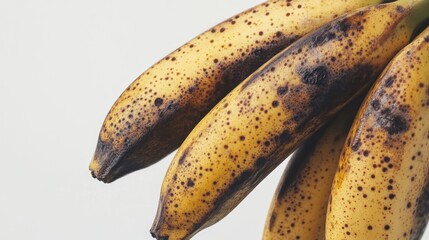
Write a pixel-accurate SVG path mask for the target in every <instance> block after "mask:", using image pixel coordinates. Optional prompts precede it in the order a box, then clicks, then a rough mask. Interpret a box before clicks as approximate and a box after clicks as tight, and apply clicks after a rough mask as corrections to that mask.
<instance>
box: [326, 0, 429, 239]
mask: <svg viewBox="0 0 429 240" xmlns="http://www.w3.org/2000/svg"><path fill="white" fill-rule="evenodd" d="M428 9H429V4H427V5H426V9H425V11H426V12H428ZM428 119H429V28H428V29H426V30H425V31H424V32H423V33H422V34H420V35H419V36H418V37H417V38H416V39H415V40H414V41H413V42H412V43H411V44H410V45H408V46H407V47H405V48H404V49H403V50H402V51H401V52H400V53H399V54H398V55H397V56H396V57H395V58H394V59H393V60H392V62H391V63H390V64H389V66H388V67H387V68H386V70H385V71H384V73H383V74H382V75H381V77H380V78H379V79H378V81H377V82H376V84H375V86H374V87H373V89H372V90H371V92H370V93H369V95H368V96H367V98H366V99H365V102H364V104H363V105H362V108H361V110H360V111H359V114H358V116H357V118H356V121H355V122H354V124H353V127H352V129H351V131H350V133H349V137H348V140H347V145H346V146H345V148H344V151H343V153H342V157H341V160H340V166H339V171H338V173H337V174H336V176H335V180H334V184H333V187H332V196H331V198H332V199H331V203H330V206H329V211H328V216H327V223H326V233H327V234H326V239H420V237H421V235H422V233H423V230H424V228H425V226H426V223H427V220H428V217H429V215H428V213H429V204H428V200H429V198H428V197H429V194H428V190H427V189H428V184H429V122H428Z"/></svg>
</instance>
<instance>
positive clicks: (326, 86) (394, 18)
mask: <svg viewBox="0 0 429 240" xmlns="http://www.w3.org/2000/svg"><path fill="white" fill-rule="evenodd" d="M408 10H409V9H406V8H403V7H401V6H397V5H395V4H388V5H380V6H376V7H371V8H365V9H362V10H360V11H358V12H354V13H353V14H348V15H346V16H345V17H341V18H339V19H337V20H336V21H334V22H333V23H331V24H329V25H326V26H324V27H322V28H320V29H318V30H316V31H315V32H313V33H312V34H310V35H307V36H306V37H304V38H302V39H300V40H298V41H297V42H296V43H294V44H293V45H292V46H291V47H289V48H288V49H286V50H284V51H282V52H281V53H280V54H278V55H276V57H274V58H273V59H271V60H270V62H269V63H267V64H265V65H264V66H263V67H262V68H261V69H260V70H258V71H257V72H255V73H254V74H252V75H251V76H249V78H247V79H246V80H245V81H244V82H243V83H242V84H240V85H239V86H238V87H237V88H235V89H234V90H233V91H232V92H231V93H230V94H228V96H227V97H225V98H224V99H223V100H222V101H221V102H220V103H219V104H218V105H216V106H215V108H214V109H213V110H212V111H211V112H210V113H209V114H208V115H207V116H206V117H205V118H204V119H203V120H202V121H201V122H200V123H199V124H198V125H197V127H196V128H195V129H194V130H193V131H192V132H191V134H190V135H189V136H188V138H187V139H186V140H185V142H184V143H183V144H182V146H181V148H180V149H179V151H178V152H177V154H176V156H175V158H174V159H173V162H172V164H171V166H170V168H169V170H168V172H167V175H166V178H165V180H164V183H163V187H162V190H161V198H160V205H159V207H158V213H157V216H156V219H155V221H154V225H153V226H152V229H151V233H152V235H153V236H154V237H156V238H157V239H170V240H171V239H189V238H190V237H191V236H193V235H194V234H196V233H197V232H198V231H200V230H202V229H203V228H205V227H208V226H210V225H212V224H214V223H215V222H217V221H219V220H220V219H221V218H223V217H224V216H225V215H226V214H228V213H229V212H230V211H231V210H232V209H233V208H234V207H235V206H237V205H238V203H239V202H240V201H241V200H242V199H243V198H244V197H245V196H246V195H247V194H248V193H249V192H250V191H251V190H252V189H253V188H254V187H255V186H256V185H257V184H258V183H259V182H260V181H261V180H262V179H263V178H264V177H265V176H266V175H267V174H269V173H270V172H271V171H272V170H273V169H274V168H275V167H276V166H277V165H278V164H280V162H281V161H282V160H283V159H284V158H285V157H286V156H287V155H288V154H290V153H291V152H292V151H293V150H294V149H295V148H296V146H297V144H299V143H300V142H302V141H303V140H305V139H306V138H307V137H308V136H309V135H310V134H312V133H314V132H315V131H316V130H317V129H318V128H319V127H320V126H321V125H322V124H323V123H324V122H325V121H326V120H328V119H329V118H330V117H331V116H332V115H333V114H334V113H336V112H337V111H338V110H339V109H341V108H342V107H343V106H344V105H345V104H346V103H347V102H348V101H350V100H351V99H352V98H353V97H354V96H356V94H358V93H359V92H360V91H362V90H363V89H365V87H366V86H368V85H369V84H371V82H372V81H373V80H374V79H375V78H376V76H377V75H378V74H379V73H380V72H381V70H382V69H383V67H384V66H385V65H386V64H387V62H388V61H389V59H391V58H392V57H393V56H394V54H396V53H397V51H399V49H401V47H403V46H405V45H406V43H407V42H409V39H410V36H411V33H412V30H413V29H409V27H406V24H405V23H404V22H403V21H402V20H403V19H404V18H405V17H406V16H407V15H408V13H407V12H408Z"/></svg>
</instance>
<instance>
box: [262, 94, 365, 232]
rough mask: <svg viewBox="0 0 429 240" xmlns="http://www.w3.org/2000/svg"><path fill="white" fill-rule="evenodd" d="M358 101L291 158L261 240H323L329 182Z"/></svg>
mask: <svg viewBox="0 0 429 240" xmlns="http://www.w3.org/2000/svg"><path fill="white" fill-rule="evenodd" d="M362 99H363V98H362V97H360V98H357V99H355V100H354V101H353V102H352V103H350V104H349V105H348V106H346V107H345V108H344V109H343V110H341V112H339V113H338V114H337V115H336V116H335V117H334V119H332V120H330V121H329V122H328V123H327V124H326V125H325V126H324V127H323V128H321V129H320V130H319V131H318V132H317V133H315V134H314V135H313V136H312V137H311V138H310V139H308V140H307V141H305V143H304V144H303V145H302V146H301V147H300V148H299V149H298V150H297V151H296V152H295V153H294V154H293V156H292V158H291V159H290V160H289V163H288V165H287V167H286V169H285V171H284V173H283V176H282V178H281V180H280V183H279V185H278V187H277V190H276V193H275V194H274V198H273V200H272V203H271V207H270V210H269V212H268V216H267V220H266V224H265V229H264V233H263V239H264V240H282V239H305V240H317V239H319V240H323V239H325V222H326V211H327V208H328V202H329V196H330V194H331V186H332V181H333V180H334V176H335V172H336V170H337V166H338V161H339V159H340V155H341V151H342V149H343V146H344V143H345V141H346V138H347V134H348V132H349V129H350V127H351V125H352V122H353V120H354V117H355V115H356V112H357V110H358V108H359V106H360V103H361V102H362Z"/></svg>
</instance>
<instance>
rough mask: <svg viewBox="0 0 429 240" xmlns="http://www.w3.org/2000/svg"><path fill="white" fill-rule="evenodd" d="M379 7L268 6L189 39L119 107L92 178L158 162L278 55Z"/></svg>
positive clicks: (362, 1) (108, 122)
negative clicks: (330, 25)
mask: <svg viewBox="0 0 429 240" xmlns="http://www.w3.org/2000/svg"><path fill="white" fill-rule="evenodd" d="M376 2H379V1H375V0H347V1H345V0H344V1H338V2H335V3H332V2H331V1H327V0H303V1H292V0H286V1H274V0H273V1H268V2H266V3H264V4H261V5H259V6H256V7H254V8H252V9H250V10H248V11H245V12H243V13H241V14H239V15H236V16H234V17H232V18H230V19H228V20H226V21H225V22H223V23H221V24H219V25H217V26H216V27H214V28H212V29H210V30H209V31H207V32H205V33H203V34H201V35H200V36H198V37H197V38H195V39H193V40H191V41H190V42H188V43H187V44H185V45H184V46H182V47H180V48H179V49H177V50H176V51H174V52H173V53H171V54H170V55H168V56H167V57H165V58H164V59H162V60H161V61H159V62H158V63H157V64H155V65H154V66H152V67H151V68H150V69H148V70H147V71H145V72H144V73H143V74H142V75H140V76H139V77H138V78H137V79H136V80H135V81H134V82H133V83H132V84H131V85H130V86H129V87H128V88H127V89H126V90H125V91H124V92H123V93H122V95H121V96H120V97H119V99H118V100H117V101H116V103H115V104H114V105H113V107H112V108H111V110H110V112H109V113H108V115H107V117H106V119H105V121H104V123H103V126H102V128H101V131H100V136H99V140H98V144H97V147H96V151H95V154H94V158H93V160H92V162H91V164H90V170H91V171H92V174H93V176H94V177H96V178H98V179H99V180H101V181H104V182H112V181H114V180H116V179H117V178H120V177H121V176H123V175H125V174H128V173H130V172H133V171H135V170H138V169H141V168H145V167H147V166H149V165H152V164H153V163H155V162H157V161H159V160H160V159H162V158H163V157H165V156H166V155H167V154H169V153H170V152H172V151H173V150H175V149H176V148H177V147H178V146H179V145H180V144H181V143H182V141H183V140H184V139H185V137H186V136H187V134H188V133H189V132H190V131H191V129H192V128H193V127H194V126H195V125H196V124H197V123H198V121H200V119H201V118H202V117H203V116H204V115H205V114H206V113H207V112H208V111H209V110H210V109H211V108H212V107H213V106H214V105H215V104H216V103H217V102H218V101H219V100H220V99H222V98H223V97H224V96H225V95H226V94H227V93H228V92H229V91H230V90H231V89H233V88H234V87H235V86H236V85H237V84H238V83H240V82H241V81H242V80H244V79H245V78H246V77H247V76H249V75H250V74H251V73H252V72H253V71H255V70H256V69H257V68H258V67H260V66H261V65H262V64H263V63H264V62H266V61H267V60H268V59H270V58H271V57H272V56H274V55H275V54H276V53H278V52H279V51H281V50H282V49H284V48H285V47H286V46H288V45H289V44H290V43H292V42H293V41H295V40H296V39H298V38H299V37H301V36H302V35H304V34H306V33H308V32H310V31H311V30H314V29H316V28H317V27H319V26H320V25H322V24H323V23H325V22H327V21H328V20H331V19H333V18H334V17H336V16H337V15H338V14H341V13H343V12H346V11H348V10H351V9H354V8H358V7H361V6H365V5H369V4H372V3H376ZM327 4H329V5H330V7H323V8H322V6H325V5H327Z"/></svg>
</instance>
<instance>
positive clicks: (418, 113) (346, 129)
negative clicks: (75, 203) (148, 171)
mask: <svg viewBox="0 0 429 240" xmlns="http://www.w3.org/2000/svg"><path fill="white" fill-rule="evenodd" d="M428 19H429V0H399V1H390V2H389V3H386V2H385V1H381V0H342V1H328V0H300V1H297V0H282V1H280V0H269V1H267V2H266V3H263V4H261V5H258V6H256V7H254V8H252V9H249V10H247V11H245V12H243V13H241V14H239V15H236V16H234V17H231V18H230V19H228V20H226V21H224V22H222V23H221V24H219V25H217V26H215V27H213V28H212V29H210V30H208V31H207V32H205V33H203V34H201V35H199V36H198V37H196V38H195V39H193V40H191V41H190V42H188V43H187V44H185V45H184V46H182V47H180V48H178V49H177V50H176V51H174V52H172V53H171V54H170V55H168V56H167V57H165V58H163V59H162V60H160V61H159V62H158V63H156V64H155V65H153V66H152V67H151V68H149V69H148V70H147V71H145V72H144V73H143V74H142V75H140V76H139V77H138V78H137V79H136V80H135V81H134V82H133V83H131V85H130V86H129V87H128V88H127V89H126V90H125V91H124V92H123V93H122V95H121V96H120V97H119V99H118V100H117V101H116V103H115V104H114V105H113V107H112V108H111V110H110V112H109V113H108V115H107V117H106V119H105V121H104V123H103V126H102V128H101V131H100V136H99V139H98V144H97V147H96V151H95V154H94V158H93V159H92V161H91V163H90V170H91V172H92V175H93V176H94V177H96V178H97V179H99V180H101V181H103V182H106V183H108V182H112V181H115V180H116V179H118V178H120V177H122V176H124V175H126V174H128V173H131V172H133V171H136V170H138V169H142V168H145V167H148V166H150V165H152V164H154V163H156V162H157V161H159V160H161V159H162V158H164V157H165V156H166V155H167V154H169V153H171V152H172V151H174V150H175V149H177V148H178V151H177V153H176V155H175V157H174V159H173V161H172V162H171V165H170V167H169V169H168V171H167V173H166V176H165V179H164V182H163V185H162V189H161V196H160V202H159V206H158V211H157V216H156V219H155V221H154V224H153V226H152V229H151V234H152V236H153V237H155V238H157V239H164V240H165V239H168V240H178V239H190V238H191V237H192V236H194V235H195V234H196V233H198V232H199V231H201V230H202V229H204V228H206V227H209V226H210V225H213V224H214V223H216V222H218V221H219V220H221V219H222V218H223V217H225V216H226V215H227V214H228V213H229V212H231V211H232V210H233V209H234V208H235V207H236V206H237V205H238V204H239V203H240V202H241V201H242V200H243V199H244V198H245V197H246V196H247V195H248V194H249V193H250V192H251V191H252V190H253V189H254V187H255V186H256V185H257V184H258V183H259V182H260V181H261V180H262V179H264V178H265V177H266V176H267V175H268V174H269V173H270V172H271V171H272V170H273V169H274V168H275V167H277V166H278V165H279V164H280V163H281V162H282V161H283V160H284V159H285V158H286V157H288V156H289V155H290V154H292V153H293V152H294V151H295V150H296V151H295V153H294V155H293V156H292V158H291V160H290V162H289V164H288V167H287V169H286V170H285V172H284V175H283V177H282V179H281V182H280V183H279V186H278V189H277V191H276V193H275V196H274V198H273V200H272V204H271V208H270V211H269V214H268V217H267V221H266V226H265V230H264V235H263V239H419V238H420V237H421V235H422V233H423V231H424V229H425V226H426V223H427V221H428V219H429V121H428V119H429V27H428V28H426V27H427V26H428V21H427V20H428ZM425 28H426V29H425ZM297 149H298V150H297Z"/></svg>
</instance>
